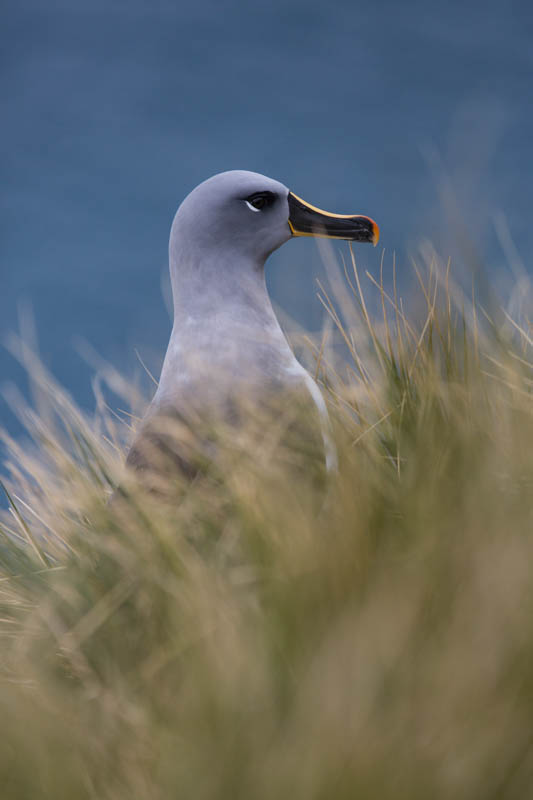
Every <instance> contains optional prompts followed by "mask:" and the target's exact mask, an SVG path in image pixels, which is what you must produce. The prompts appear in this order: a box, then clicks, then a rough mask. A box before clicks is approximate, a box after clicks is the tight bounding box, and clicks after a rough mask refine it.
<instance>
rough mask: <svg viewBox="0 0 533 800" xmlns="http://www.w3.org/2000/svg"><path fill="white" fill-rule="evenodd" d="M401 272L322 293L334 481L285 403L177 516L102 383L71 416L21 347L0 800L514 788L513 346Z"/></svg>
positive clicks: (510, 334) (517, 359) (527, 697)
mask: <svg viewBox="0 0 533 800" xmlns="http://www.w3.org/2000/svg"><path fill="white" fill-rule="evenodd" d="M418 277H419V280H420V284H419V288H420V292H419V295H420V299H421V303H420V304H418V305H417V304H415V305H414V306H413V307H412V308H410V309H409V310H408V309H407V306H406V305H405V304H404V302H403V301H402V300H401V299H400V297H399V293H398V291H397V289H396V287H395V283H394V281H392V287H391V289H390V291H389V290H387V289H386V288H385V286H384V282H383V279H382V278H381V279H380V278H377V279H375V278H370V279H369V278H368V277H367V276H363V275H360V274H359V273H358V271H357V268H356V266H355V262H354V261H352V262H351V263H350V262H348V264H347V265H346V267H345V274H344V275H342V274H340V275H337V276H336V277H335V278H334V280H332V286H331V287H330V288H329V289H327V290H326V289H324V290H322V292H321V297H322V302H323V303H324V305H325V307H326V309H327V312H328V315H329V317H330V319H331V320H332V323H333V326H332V327H330V329H329V333H328V334H327V335H325V337H324V338H323V339H322V341H319V342H311V341H309V343H308V344H309V345H310V347H311V349H312V351H313V353H314V362H315V369H316V374H317V377H318V378H319V380H320V381H321V382H322V383H323V385H324V390H325V393H326V394H327V396H328V400H329V405H330V413H331V416H332V421H333V430H334V437H335V442H336V445H337V449H338V454H339V464H340V465H339V471H338V473H337V474H333V475H329V476H327V475H325V474H324V469H323V466H322V462H321V461H320V459H319V458H318V457H317V456H316V454H314V453H312V452H310V453H305V451H304V452H303V455H302V451H299V452H298V453H297V454H296V455H295V453H294V451H293V450H292V449H291V448H289V447H288V445H287V444H286V442H287V439H286V437H285V433H286V431H287V430H288V429H289V427H290V423H291V419H290V409H289V410H287V409H280V410H279V413H277V414H276V417H275V420H276V421H275V423H274V422H272V423H271V424H270V425H264V424H261V426H260V428H259V434H258V428H257V426H255V428H254V432H253V438H249V435H248V432H247V430H242V431H241V432H240V434H239V436H237V437H233V438H232V437H231V436H230V435H226V436H225V437H224V436H222V442H223V445H222V446H221V447H220V448H219V451H218V455H217V463H216V465H213V468H212V469H211V470H206V473H205V474H204V475H201V476H200V477H199V478H198V479H196V480H194V481H192V482H188V481H185V480H183V479H182V478H180V477H179V476H175V477H174V478H173V479H172V481H173V482H172V490H173V492H174V500H173V502H172V503H170V504H168V503H164V502H161V499H160V497H159V496H158V495H156V496H154V495H150V494H147V493H144V492H143V490H142V488H140V487H138V486H136V485H135V484H134V483H133V482H131V481H130V480H128V478H127V477H126V476H125V475H124V473H123V467H122V462H123V450H124V445H123V442H124V438H125V432H126V430H127V428H128V426H130V425H132V426H135V425H136V424H137V422H136V420H135V418H133V417H130V416H125V415H118V416H119V417H120V418H117V416H116V415H115V414H114V413H111V412H110V411H109V410H108V408H107V407H106V403H105V401H104V399H103V395H102V393H101V391H100V388H99V386H96V389H97V392H96V395H97V398H98V401H99V402H98V409H97V413H96V415H95V417H94V418H92V419H88V418H87V416H86V415H84V414H82V413H81V412H80V410H79V409H77V408H76V406H75V405H74V404H73V403H72V402H71V400H70V399H69V398H68V396H67V394H66V393H65V392H64V391H63V390H61V389H60V387H58V386H56V385H55V384H54V381H53V379H52V378H51V377H50V376H49V375H47V374H46V371H45V370H44V368H43V367H42V365H40V364H39V363H38V361H37V360H36V359H34V358H33V356H32V355H31V353H30V352H29V350H28V348H27V347H26V346H25V345H24V343H23V342H18V343H17V347H18V351H19V354H20V356H21V358H22V359H23V361H24V362H25V363H26V365H27V366H28V368H29V371H30V374H31V376H32V380H33V382H34V387H35V394H36V398H37V401H38V402H37V404H36V406H35V408H38V411H35V410H32V408H28V407H24V405H23V403H22V401H21V400H20V398H12V399H13V403H14V406H15V407H16V408H17V409H18V410H19V411H20V414H21V418H23V419H24V421H25V424H26V426H27V428H28V432H29V434H30V436H31V442H33V443H30V439H27V440H25V441H24V443H20V442H15V441H12V440H10V439H9V438H8V437H4V438H5V440H6V444H7V446H8V448H9V452H10V455H9V462H8V465H7V467H8V470H9V477H8V478H7V479H6V490H7V492H8V494H9V498H10V503H11V509H10V511H9V512H6V513H5V514H4V515H3V517H2V519H1V521H0V526H1V529H0V636H1V638H2V643H1V657H0V676H1V680H0V708H1V710H2V743H1V745H0V779H1V785H2V797H5V798H32V800H33V798H38V797H39V798H54V800H59V799H60V798H68V799H69V800H72V798H77V799H78V798H98V800H103V799H104V798H109V799H110V800H111V799H113V800H122V799H123V798H124V800H125V798H128V799H130V798H146V799H147V800H148V798H150V800H152V799H153V798H165V799H166V798H170V797H180V798H182V797H183V798H194V799H195V800H203V799H204V798H205V800H211V798H243V800H244V798H246V800H251V799H252V798H258V799H259V798H260V799H261V800H267V799H269V798H285V797H291V798H301V799H302V800H304V798H305V800H310V798H316V799H317V800H318V799H320V800H326V798H328V800H330V798H338V799H339V800H343V798H359V799H360V800H363V799H364V798H372V800H374V799H375V798H380V800H384V798H395V800H397V798H409V799H410V800H413V799H415V798H424V800H427V798H428V797H432V798H434V800H439V799H440V798H454V800H458V798H483V800H487V798H494V800H495V799H496V798H517V800H518V799H520V800H522V799H523V798H524V797H527V796H529V794H530V791H531V788H530V787H531V782H532V778H533V750H532V744H533V728H532V723H531V720H532V718H533V629H532V622H531V620H532V615H533V571H532V567H531V565H532V563H533V539H532V522H533V519H532V508H533V505H532V488H533V409H532V404H531V387H532V378H533V373H532V364H531V345H532V341H531V339H530V336H529V329H528V323H527V320H524V319H518V320H514V321H511V320H510V319H509V318H507V317H506V316H505V313H504V312H499V311H498V307H497V304H496V303H494V302H493V303H492V305H491V308H490V309H489V308H488V307H487V306H484V305H483V304H482V303H481V304H480V303H477V302H476V301H475V300H474V301H473V300H472V299H471V298H467V297H466V296H464V295H463V294H462V293H461V292H460V291H459V290H458V289H456V288H454V285H453V281H452V278H451V276H450V273H449V270H448V269H447V268H444V269H440V268H438V266H437V265H436V262H432V263H431V264H430V266H429V268H427V269H425V270H423V271H422V270H419V271H418ZM372 281H374V283H375V284H376V285H375V286H374V290H375V291H376V292H377V301H378V308H379V309H380V316H379V317H378V316H377V315H376V314H375V311H373V310H370V305H369V301H368V299H367V298H365V292H364V291H363V289H362V286H363V285H365V286H368V285H370V284H372ZM365 291H366V290H365ZM105 377H107V379H108V383H109V382H111V383H112V386H113V388H114V390H115V391H122V390H123V385H122V384H121V383H120V381H119V379H118V377H117V376H116V375H114V374H113V373H109V374H108V375H107V376H106V375H104V378H105ZM117 387H118V388H117ZM135 403H136V407H138V406H139V403H138V399H137V398H136V400H135ZM226 433H227V432H226ZM250 436H251V434H250ZM258 436H259V438H258ZM302 458H304V461H303V463H302ZM306 459H307V460H306ZM118 484H120V485H121V486H123V487H124V491H123V492H122V494H121V496H120V497H119V498H118V499H116V500H115V501H114V502H112V503H111V504H110V503H109V502H108V498H109V495H110V493H111V491H112V490H113V488H114V487H115V486H117V485H118Z"/></svg>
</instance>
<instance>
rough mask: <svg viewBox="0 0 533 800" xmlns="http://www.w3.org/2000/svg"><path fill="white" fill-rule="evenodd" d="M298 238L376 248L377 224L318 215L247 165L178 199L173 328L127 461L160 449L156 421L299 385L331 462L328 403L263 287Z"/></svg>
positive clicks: (172, 250) (220, 409) (140, 463)
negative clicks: (278, 255) (275, 257)
mask: <svg viewBox="0 0 533 800" xmlns="http://www.w3.org/2000/svg"><path fill="white" fill-rule="evenodd" d="M297 236H322V237H327V238H333V239H346V240H349V241H353V242H370V243H372V244H374V245H375V244H377V241H378V237H379V229H378V226H377V225H376V223H375V222H374V221H373V220H372V219H370V218H369V217H366V216H361V215H351V214H350V215H340V214H331V213H329V212H326V211H322V210H321V209H319V208H316V207H315V206H312V205H310V204H309V203H307V202H305V201H304V200H302V199H301V198H300V197H298V196H297V195H296V194H294V193H293V192H291V191H289V189H287V187H286V186H284V185H283V184H282V183H279V182H278V181H275V180H272V179H271V178H267V177H265V176H264V175H259V174H257V173H255V172H247V171H243V170H235V171H230V172H223V173H221V174H219V175H214V176H213V177H212V178H209V179H208V180H206V181H204V182H203V183H201V184H200V185H199V186H197V187H196V188H195V189H194V190H193V191H192V192H191V193H190V194H189V195H188V196H187V197H186V198H185V200H184V201H183V202H182V204H181V205H180V207H179V209H178V211H177V213H176V216H175V218H174V222H173V224H172V230H171V233H170V246H169V256H170V277H171V282H172V294H173V300H174V325H173V328H172V334H171V336H170V341H169V344H168V349H167V352H166V356H165V360H164V363H163V369H162V372H161V379H160V382H159V385H158V389H157V391H156V393H155V396H154V398H153V400H152V402H151V404H150V407H149V409H148V412H147V414H146V417H145V420H144V421H143V424H142V426H141V428H140V431H139V433H138V435H137V438H136V440H135V441H134V443H133V446H132V448H131V450H130V454H129V456H128V463H129V465H130V466H132V467H134V468H137V469H141V470H145V469H146V468H147V467H149V466H150V462H151V460H152V455H153V452H154V444H155V445H157V447H161V445H162V436H161V433H158V434H154V430H156V428H157V425H155V424H154V423H156V422H157V420H158V419H163V418H165V417H169V416H174V417H178V418H179V419H180V420H190V419H191V418H192V417H193V416H194V415H195V414H200V415H201V414H203V413H208V414H210V415H211V416H213V417H215V418H216V416H217V414H220V415H224V414H226V415H227V412H228V409H230V408H232V405H233V401H234V400H235V399H238V398H239V397H243V396H248V397H252V398H253V397H257V398H259V397H261V396H263V395H264V394H269V393H270V394H271V393H272V391H274V392H278V391H279V392H283V391H284V390H288V391H289V393H290V392H291V391H294V390H297V391H300V392H302V391H303V392H305V393H307V394H308V395H310V397H311V398H312V400H313V401H314V403H315V404H316V406H317V408H318V411H319V413H320V419H321V425H322V435H323V439H324V445H325V454H326V462H327V464H328V467H330V468H331V467H332V466H334V463H335V453H334V450H333V449H332V447H331V446H330V445H329V444H328V441H329V437H328V426H329V420H328V417H327V411H326V407H325V403H324V399H323V397H322V394H321V392H320V389H319V388H318V386H317V385H316V383H315V381H314V380H313V378H312V377H311V376H310V375H309V373H308V372H307V371H306V370H305V369H304V368H303V367H302V365H301V364H300V363H299V362H298V361H297V359H296V358H295V356H294V354H293V352H292V350H291V348H290V347H289V345H288V343H287V340H286V338H285V336H284V334H283V332H282V330H281V328H280V325H279V323H278V320H277V319H276V316H275V314H274V311H273V308H272V305H271V302H270V299H269V296H268V292H267V289H266V284H265V272H264V267H265V262H266V260H267V258H268V256H269V255H270V254H271V253H272V252H273V251H274V250H276V249H277V248H278V247H280V246H281V245H282V244H284V243H285V242H287V241H288V240H289V239H292V238H293V237H297ZM151 454H152V455H151ZM178 460H180V459H178Z"/></svg>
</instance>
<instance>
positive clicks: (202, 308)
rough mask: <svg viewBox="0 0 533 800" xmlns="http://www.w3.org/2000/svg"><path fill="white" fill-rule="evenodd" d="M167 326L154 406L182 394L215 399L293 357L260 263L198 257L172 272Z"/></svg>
mask: <svg viewBox="0 0 533 800" xmlns="http://www.w3.org/2000/svg"><path fill="white" fill-rule="evenodd" d="M171 277H172V289H173V296H174V327H173V329H172V335H171V337H170V342H169V345H168V349H167V353H166V356H165V362H164V364H163V371H162V374H161V381H160V385H159V389H158V392H157V395H156V405H165V404H172V403H173V402H175V400H176V398H177V397H179V396H180V394H181V393H183V392H187V391H189V389H190V390H191V391H192V392H193V393H196V395H198V394H201V395H203V396H206V393H207V392H208V391H209V387H211V390H212V391H214V392H215V394H216V395H217V397H218V396H222V395H223V394H224V393H225V392H226V393H228V392H230V391H233V390H235V389H236V387H238V386H241V385H242V384H243V382H246V383H248V384H257V385H259V384H260V383H261V382H263V381H264V379H265V375H266V376H268V380H276V379H278V378H279V376H280V375H283V374H284V373H285V371H286V370H287V369H290V367H291V365H292V364H293V363H294V355H293V353H292V351H291V349H290V347H289V345H288V343H287V340H286V339H285V336H284V334H283V332H282V330H281V328H280V325H279V323H278V320H277V318H276V316H275V314H274V310H273V308H272V304H271V302H270V298H269V296H268V292H267V288H266V283H265V274H264V262H263V263H257V264H252V263H251V262H250V260H249V259H242V261H240V260H239V259H238V257H237V256H235V255H234V256H233V258H232V259H230V260H227V261H226V262H224V260H222V259H219V260H217V261H216V262H215V261H214V260H213V261H210V260H209V259H206V258H205V257H204V259H203V261H202V263H201V264H199V263H196V264H194V263H191V262H190V261H184V260H181V261H180V262H176V261H174V262H173V263H172V266H171Z"/></svg>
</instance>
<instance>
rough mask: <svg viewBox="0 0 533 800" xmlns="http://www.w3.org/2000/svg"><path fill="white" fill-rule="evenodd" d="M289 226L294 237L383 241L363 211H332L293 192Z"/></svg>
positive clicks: (374, 225)
mask: <svg viewBox="0 0 533 800" xmlns="http://www.w3.org/2000/svg"><path fill="white" fill-rule="evenodd" d="M288 200H289V228H290V229H291V233H292V235H293V236H322V237H325V238H326V239H348V240H349V241H351V242H371V243H372V244H373V245H374V246H376V245H377V243H378V241H379V228H378V226H377V225H376V223H375V222H374V220H373V219H370V217H363V216H362V215H361V214H331V213H330V212H329V211H322V209H320V208H317V207H316V206H312V205H311V204H310V203H306V202H305V200H302V198H301V197H298V195H296V194H293V192H289V197H288Z"/></svg>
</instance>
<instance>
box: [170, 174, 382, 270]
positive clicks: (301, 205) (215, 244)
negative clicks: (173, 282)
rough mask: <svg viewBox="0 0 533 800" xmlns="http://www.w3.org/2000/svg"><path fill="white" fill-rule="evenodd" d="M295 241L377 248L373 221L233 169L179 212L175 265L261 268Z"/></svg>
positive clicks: (175, 224) (172, 240)
mask: <svg viewBox="0 0 533 800" xmlns="http://www.w3.org/2000/svg"><path fill="white" fill-rule="evenodd" d="M293 236H326V237H328V238H336V239H349V240H351V241H363V242H372V243H373V244H376V243H377V239H378V236H379V231H378V227H377V225H376V223H375V222H373V220H371V219H370V218H369V217H364V216H360V215H351V214H350V215H339V214H330V213H329V212H326V211H322V210H321V209H319V208H316V207H315V206H312V205H310V204H309V203H306V202H305V201H303V200H302V199H301V198H299V197H298V196H297V195H295V194H293V193H292V192H290V191H289V189H288V188H287V187H286V186H284V185H283V184H282V183H279V182H278V181H275V180H272V178H267V177H265V176H264V175H259V174H258V173H256V172H247V171H244V170H233V171H231V172H222V173H220V174H219V175H214V176H213V177H212V178H209V179H208V180H206V181H204V182H203V183H201V184H200V185H199V186H197V187H196V189H194V190H193V191H192V192H191V193H190V194H189V195H188V196H187V197H186V198H185V200H184V201H183V203H182V204H181V206H180V207H179V209H178V212H177V214H176V216H175V218H174V222H173V225H172V231H171V235H170V261H171V266H172V264H176V263H178V262H179V263H180V265H183V266H184V267H185V268H187V267H189V268H193V269H194V268H196V267H197V268H201V265H202V263H205V261H206V259H208V260H211V259H216V260H217V262H218V263H219V264H221V266H222V265H223V264H224V262H226V261H227V262H231V263H234V262H235V261H236V260H237V261H239V262H241V261H242V260H243V259H245V260H246V261H247V262H248V263H250V264H252V265H254V266H257V267H262V265H263V264H264V262H265V260H266V259H267V257H268V256H269V255H270V253H272V252H273V251H274V250H276V249H277V248H278V247H280V246H281V245H282V244H284V242H286V241H288V240H289V239H291V238H292V237H293Z"/></svg>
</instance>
